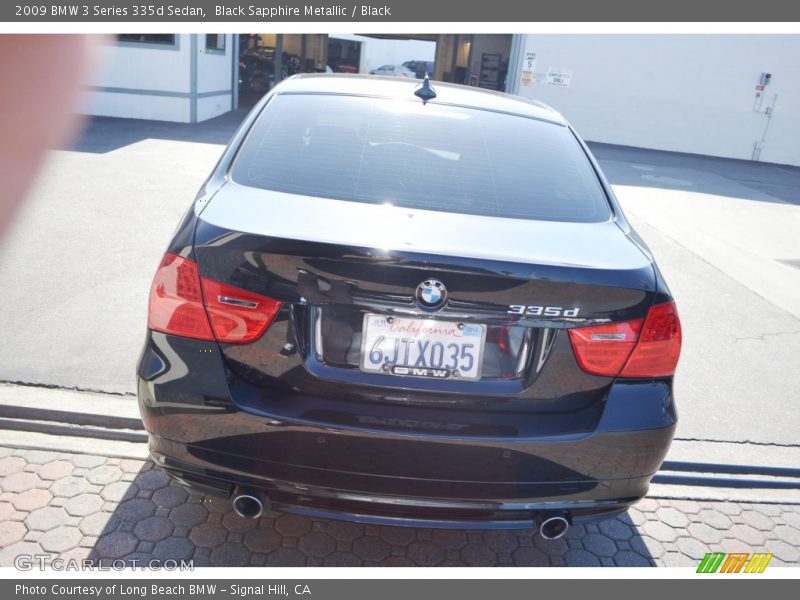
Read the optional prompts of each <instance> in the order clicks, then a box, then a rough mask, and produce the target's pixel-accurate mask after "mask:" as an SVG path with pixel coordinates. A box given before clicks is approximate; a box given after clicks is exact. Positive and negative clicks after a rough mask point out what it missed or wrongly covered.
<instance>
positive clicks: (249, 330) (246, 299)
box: [202, 277, 281, 344]
mask: <svg viewBox="0 0 800 600" xmlns="http://www.w3.org/2000/svg"><path fill="white" fill-rule="evenodd" d="M202 282H203V283H202V285H203V295H204V296H205V299H206V309H207V310H208V318H209V320H210V321H211V329H212V330H213V331H214V337H216V338H217V340H219V341H220V342H226V343H228V344H246V343H248V342H252V341H254V340H257V339H258V338H260V337H261V335H262V334H263V333H264V332H265V331H266V330H267V327H269V326H270V323H272V320H273V319H274V318H275V315H277V314H278V310H279V309H280V307H281V303H280V302H278V301H277V300H273V299H272V298H267V297H266V296H261V295H260V294H254V293H253V292H248V291H247V290H243V289H241V288H237V287H234V286H232V285H226V284H224V283H219V282H218V281H214V280H213V279H206V278H205V277H204V278H203V279H202Z"/></svg>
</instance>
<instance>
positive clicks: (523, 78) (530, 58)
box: [519, 52, 536, 86]
mask: <svg viewBox="0 0 800 600" xmlns="http://www.w3.org/2000/svg"><path fill="white" fill-rule="evenodd" d="M535 68H536V52H526V53H525V60H523V61H522V73H521V74H520V78H519V82H520V83H521V84H522V85H524V86H528V85H530V84H531V83H532V82H533V71H534V69H535Z"/></svg>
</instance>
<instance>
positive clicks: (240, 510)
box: [233, 493, 264, 519]
mask: <svg viewBox="0 0 800 600" xmlns="http://www.w3.org/2000/svg"><path fill="white" fill-rule="evenodd" d="M263 510H264V503H263V502H261V498H259V497H258V496H257V495H255V494H252V493H247V494H238V495H237V496H236V497H234V499H233V511H234V512H235V513H236V514H237V515H239V516H240V517H244V518H245V519H257V518H258V517H260V516H261V513H262V512H263Z"/></svg>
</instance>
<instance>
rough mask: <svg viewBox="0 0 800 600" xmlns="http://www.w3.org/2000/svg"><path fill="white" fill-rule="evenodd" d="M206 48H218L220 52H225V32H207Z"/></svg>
mask: <svg viewBox="0 0 800 600" xmlns="http://www.w3.org/2000/svg"><path fill="white" fill-rule="evenodd" d="M206 50H219V51H220V52H225V34H224V33H207V34H206Z"/></svg>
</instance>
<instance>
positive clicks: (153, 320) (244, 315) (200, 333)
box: [148, 252, 281, 344]
mask: <svg viewBox="0 0 800 600" xmlns="http://www.w3.org/2000/svg"><path fill="white" fill-rule="evenodd" d="M204 300H205V301H204ZM280 306H281V303H280V302H278V301H277V300H273V299H272V298H268V297H266V296H261V295H260V294H254V293H253V292H249V291H247V290H243V289H241V288H238V287H234V286H231V285H226V284H223V283H219V282H217V281H214V280H212V279H206V278H205V277H203V278H201V277H200V271H199V269H198V268H197V264H196V263H194V262H192V261H191V260H188V259H186V258H182V257H180V256H177V255H175V254H172V253H169V252H168V253H167V254H166V255H164V259H163V260H162V261H161V265H160V266H159V268H158V271H157V272H156V276H155V278H154V279H153V285H152V287H151V288H150V303H149V313H148V327H150V329H154V330H156V331H162V332H164V333H171V334H173V335H179V336H182V337H189V338H195V339H200V340H214V339H216V340H217V341H220V342H225V343H230V344H246V343H248V342H252V341H254V340H256V339H258V338H259V337H261V335H262V334H263V333H264V331H266V329H267V327H269V325H270V324H271V323H272V320H273V319H274V318H275V315H276V314H277V313H278V310H279V309H280Z"/></svg>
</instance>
